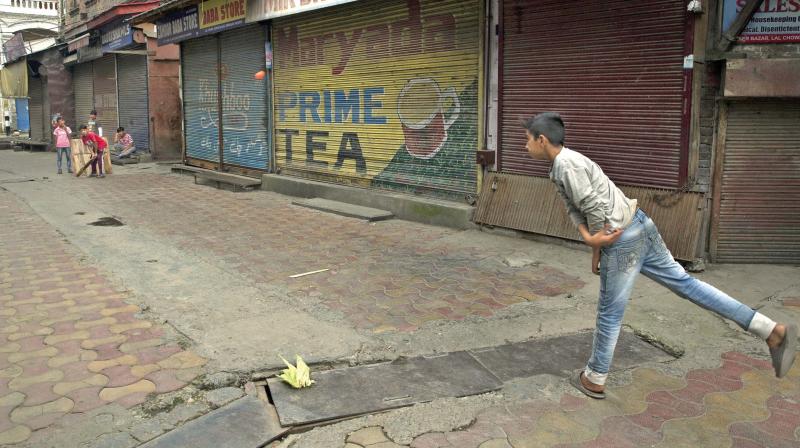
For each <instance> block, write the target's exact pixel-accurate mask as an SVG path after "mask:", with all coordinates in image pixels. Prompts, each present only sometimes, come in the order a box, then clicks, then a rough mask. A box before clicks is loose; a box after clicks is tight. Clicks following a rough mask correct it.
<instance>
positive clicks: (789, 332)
mask: <svg viewBox="0 0 800 448" xmlns="http://www.w3.org/2000/svg"><path fill="white" fill-rule="evenodd" d="M769 354H770V355H772V367H773V368H774V369H775V376H777V377H778V378H783V377H784V376H786V374H787V373H788V372H789V369H791V368H792V364H794V359H795V357H796V356H797V324H789V325H787V326H786V334H785V335H784V337H783V342H781V345H779V346H777V347H775V348H771V349H769Z"/></svg>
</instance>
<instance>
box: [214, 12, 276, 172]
mask: <svg viewBox="0 0 800 448" xmlns="http://www.w3.org/2000/svg"><path fill="white" fill-rule="evenodd" d="M264 41H265V31H264V28H262V26H261V25H253V26H248V27H245V28H240V29H237V30H233V31H227V32H225V33H222V34H221V35H220V45H221V46H222V53H221V54H222V74H223V79H222V137H223V139H224V144H223V148H224V150H223V154H222V159H223V161H224V162H225V165H226V166H227V165H235V166H240V167H245V168H253V169H257V170H265V171H266V170H267V169H268V168H269V151H270V148H269V140H268V137H267V135H268V132H267V129H268V116H267V101H266V99H267V92H268V90H267V82H268V79H266V78H265V79H263V80H256V79H254V77H253V76H254V75H255V73H256V72H258V71H259V70H263V69H264V58H263V55H264Z"/></svg>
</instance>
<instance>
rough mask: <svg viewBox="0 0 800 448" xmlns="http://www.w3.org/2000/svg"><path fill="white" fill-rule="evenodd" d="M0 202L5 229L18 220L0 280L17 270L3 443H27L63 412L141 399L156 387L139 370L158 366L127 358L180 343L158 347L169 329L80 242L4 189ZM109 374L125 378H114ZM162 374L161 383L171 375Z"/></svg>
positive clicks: (0, 234) (1, 404)
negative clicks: (83, 254) (143, 314)
mask: <svg viewBox="0 0 800 448" xmlns="http://www.w3.org/2000/svg"><path fill="white" fill-rule="evenodd" d="M0 206H2V207H3V212H2V213H0V229H4V230H6V229H12V230H11V231H10V232H9V231H7V230H6V231H0V282H6V280H5V279H11V278H13V279H14V280H13V281H12V282H6V283H4V284H3V286H2V289H3V294H2V295H0V316H1V318H2V320H3V322H2V331H4V333H0V421H1V423H2V424H0V444H5V443H19V442H22V441H24V440H26V439H28V438H29V437H30V436H31V431H32V430H38V429H40V428H44V427H47V426H49V425H51V424H52V423H53V422H55V421H57V420H59V419H60V418H62V417H63V416H64V415H65V414H67V413H77V412H87V411H91V410H93V409H96V408H99V407H101V406H105V405H107V404H108V403H109V402H115V403H118V404H120V405H122V406H124V407H130V406H133V405H135V404H139V403H141V402H143V401H144V400H145V399H146V397H147V394H148V393H150V392H153V391H155V390H156V385H155V384H153V383H152V382H151V381H149V380H146V379H143V377H144V376H146V375H149V374H152V373H155V372H156V370H155V368H159V369H160V367H158V366H155V368H154V367H153V366H152V365H151V366H141V367H140V370H139V371H137V373H138V375H137V376H133V375H131V372H130V368H131V366H139V365H140V364H147V363H145V362H141V361H140V360H139V359H138V358H137V356H136V355H137V354H136V350H138V349H148V348H150V349H153V350H155V351H154V352H153V353H151V354H150V357H152V358H154V362H157V361H162V360H164V359H166V358H168V357H169V356H172V355H174V354H176V353H179V352H180V351H181V349H180V347H177V346H175V347H172V346H166V348H164V349H160V347H159V346H163V345H164V340H163V339H162V337H163V335H164V332H163V329H161V328H159V327H157V326H155V327H154V326H153V325H152V323H151V322H149V321H146V320H143V319H139V318H137V317H136V315H135V313H136V312H138V311H140V310H139V308H138V307H137V306H135V305H129V304H127V303H125V299H127V297H128V296H127V293H126V292H123V291H119V290H116V289H114V287H113V286H112V285H111V284H110V283H109V282H108V281H107V280H106V278H105V277H104V274H103V273H102V272H101V271H96V270H95V269H94V268H93V267H92V268H89V267H87V266H85V265H83V264H82V263H81V262H80V261H79V257H80V255H79V253H78V252H77V251H76V250H75V248H73V247H72V246H69V245H68V244H67V243H65V241H64V239H63V237H62V236H61V235H59V234H58V233H57V232H55V231H54V230H53V229H52V228H50V227H49V226H48V225H47V224H46V223H45V222H44V221H43V220H41V219H40V218H38V217H37V216H36V215H35V213H34V212H33V211H32V210H30V209H29V208H28V207H27V206H25V205H23V204H22V203H20V202H19V201H18V200H16V199H15V198H14V197H13V196H12V195H10V194H9V193H8V192H6V191H4V190H0ZM32 254H33V255H32ZM12 260H13V263H12V262H9V261H12ZM42 260H46V261H45V262H44V263H43V262H42ZM88 269H92V272H87V270H88ZM104 312H105V313H104ZM114 325H118V326H117V327H114V328H113V329H114V330H115V331H116V332H115V331H112V326H114ZM129 336H130V337H131V341H132V342H131V344H139V345H138V346H133V345H129V346H127V347H126V348H129V349H136V350H131V353H125V352H123V351H121V350H120V345H121V344H124V343H126V341H128V337H129ZM159 350H160V351H159ZM100 355H103V357H102V358H100V359H98V357H99V356H100ZM178 359H200V358H196V357H192V356H189V357H185V358H178ZM151 364H152V363H151ZM90 366H91V367H92V368H91V369H90V368H89V367H90ZM115 368H119V369H120V371H119V372H116V371H114V370H113V369H115ZM122 369H126V370H127V372H123V371H122ZM98 370H99V371H101V372H102V373H103V374H100V373H97V372H95V371H98ZM109 371H110V373H109ZM189 371H191V372H189ZM190 373H191V377H192V378H194V376H196V375H197V374H198V373H199V372H198V371H194V370H192V369H188V370H186V371H176V372H174V375H173V379H172V381H173V382H172V383H169V385H170V386H173V387H174V385H175V384H176V383H177V382H182V383H181V384H185V383H186V380H185V378H184V376H188V375H190ZM105 374H109V376H106V375H105ZM115 374H116V376H115ZM112 380H113V381H116V382H117V383H127V384H126V385H125V386H121V387H113V384H112V385H111V386H109V384H111V382H112ZM129 380H130V381H129ZM162 383H163V384H162V385H161V386H162V388H165V387H166V385H167V381H166V380H164V381H162Z"/></svg>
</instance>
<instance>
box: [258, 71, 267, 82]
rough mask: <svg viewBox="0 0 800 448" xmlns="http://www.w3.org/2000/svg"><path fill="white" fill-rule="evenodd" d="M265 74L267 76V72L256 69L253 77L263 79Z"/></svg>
mask: <svg viewBox="0 0 800 448" xmlns="http://www.w3.org/2000/svg"><path fill="white" fill-rule="evenodd" d="M265 76H267V72H265V71H264V70H261V71H258V72H256V74H255V78H256V79H259V80H261V79H264V77H265Z"/></svg>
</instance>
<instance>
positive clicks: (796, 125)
mask: <svg viewBox="0 0 800 448" xmlns="http://www.w3.org/2000/svg"><path fill="white" fill-rule="evenodd" d="M722 170H723V171H722V186H721V200H720V207H719V227H718V232H717V235H718V237H717V241H716V261H720V262H731V263H791V264H797V263H800V207H799V206H798V205H799V204H800V103H798V102H797V101H748V102H732V103H730V106H729V113H728V123H727V129H726V137H725V148H724V161H723V167H722ZM716 188H719V187H716ZM712 244H713V242H712Z"/></svg>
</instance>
